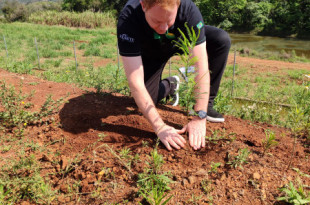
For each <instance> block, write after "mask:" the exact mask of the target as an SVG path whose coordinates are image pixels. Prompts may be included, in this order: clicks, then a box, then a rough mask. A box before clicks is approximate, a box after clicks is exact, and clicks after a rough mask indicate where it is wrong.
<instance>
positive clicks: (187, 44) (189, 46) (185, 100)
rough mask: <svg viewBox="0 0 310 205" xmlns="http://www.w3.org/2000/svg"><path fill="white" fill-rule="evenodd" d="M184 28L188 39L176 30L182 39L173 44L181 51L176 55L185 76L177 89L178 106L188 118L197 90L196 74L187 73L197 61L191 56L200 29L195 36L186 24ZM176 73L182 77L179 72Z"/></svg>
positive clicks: (192, 29) (193, 31)
mask: <svg viewBox="0 0 310 205" xmlns="http://www.w3.org/2000/svg"><path fill="white" fill-rule="evenodd" d="M184 26H185V28H186V32H187V35H188V38H187V37H186V35H185V33H184V32H182V31H181V30H180V29H178V30H179V32H180V34H181V36H182V37H181V38H179V39H178V41H173V42H174V43H175V46H176V47H177V48H179V49H180V50H181V53H178V56H180V58H181V61H182V63H183V64H184V67H185V72H184V75H185V76H183V77H184V79H185V83H184V85H183V86H181V87H180V89H179V94H180V96H181V98H180V105H181V106H182V107H184V108H185V111H186V113H187V116H189V113H190V112H193V106H194V104H195V101H196V98H197V93H196V91H197V89H198V87H197V86H198V85H197V79H196V80H195V78H196V75H197V74H196V73H195V72H189V69H192V66H194V65H195V63H196V62H197V61H198V59H197V57H194V56H193V53H192V51H193V49H194V47H195V46H196V43H197V40H198V37H199V34H200V29H198V33H197V34H196V32H195V30H194V28H193V27H192V28H189V27H188V26H187V24H186V23H185V25H184ZM178 71H179V72H180V73H181V74H182V75H183V73H182V72H181V71H180V70H178ZM193 113H195V112H193Z"/></svg>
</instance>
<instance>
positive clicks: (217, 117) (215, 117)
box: [207, 106, 225, 122]
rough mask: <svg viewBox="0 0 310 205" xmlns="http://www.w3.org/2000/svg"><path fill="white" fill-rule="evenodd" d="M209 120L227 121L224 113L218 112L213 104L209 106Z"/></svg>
mask: <svg viewBox="0 0 310 205" xmlns="http://www.w3.org/2000/svg"><path fill="white" fill-rule="evenodd" d="M207 120H208V121H210V122H224V121H225V119H224V117H223V115H221V114H220V113H218V112H217V111H216V110H214V109H213V107H211V106H210V107H208V112H207Z"/></svg>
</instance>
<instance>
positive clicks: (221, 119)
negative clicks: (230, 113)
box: [207, 116, 225, 122]
mask: <svg viewBox="0 0 310 205" xmlns="http://www.w3.org/2000/svg"><path fill="white" fill-rule="evenodd" d="M207 120H208V121H209V122H225V119H224V118H215V117H210V116H207Z"/></svg>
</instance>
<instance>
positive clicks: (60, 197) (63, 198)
mask: <svg viewBox="0 0 310 205" xmlns="http://www.w3.org/2000/svg"><path fill="white" fill-rule="evenodd" d="M57 200H58V202H60V203H62V204H64V203H65V202H66V201H65V197H64V196H59V197H58V198H57Z"/></svg>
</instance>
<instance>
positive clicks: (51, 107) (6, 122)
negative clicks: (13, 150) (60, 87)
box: [0, 81, 64, 137]
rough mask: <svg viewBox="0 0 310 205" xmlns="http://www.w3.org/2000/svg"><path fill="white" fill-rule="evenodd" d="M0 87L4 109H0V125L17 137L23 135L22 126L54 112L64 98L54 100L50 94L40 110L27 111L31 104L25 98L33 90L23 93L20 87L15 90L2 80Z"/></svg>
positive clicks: (1, 102)
mask: <svg viewBox="0 0 310 205" xmlns="http://www.w3.org/2000/svg"><path fill="white" fill-rule="evenodd" d="M0 87H1V91H0V105H2V106H3V107H4V108H5V110H4V111H0V122H1V125H0V127H4V128H6V129H9V130H11V131H13V133H15V135H16V136H18V137H21V136H23V133H24V128H25V127H27V126H28V125H29V124H32V123H34V122H35V121H37V120H42V118H43V117H46V116H49V115H51V114H53V113H55V112H56V111H57V110H58V109H59V107H60V105H62V104H63V103H64V98H60V99H59V100H57V101H54V100H53V99H52V97H51V95H50V96H48V97H47V99H46V101H45V102H44V104H43V105H42V106H41V109H40V111H38V112H31V111H28V109H29V108H30V107H31V104H29V103H27V102H26V100H29V99H30V98H31V97H32V96H33V95H34V92H32V93H31V94H28V95H23V94H22V91H21V89H20V90H19V91H16V90H15V88H14V86H8V85H7V84H6V83H5V82H4V81H0Z"/></svg>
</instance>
